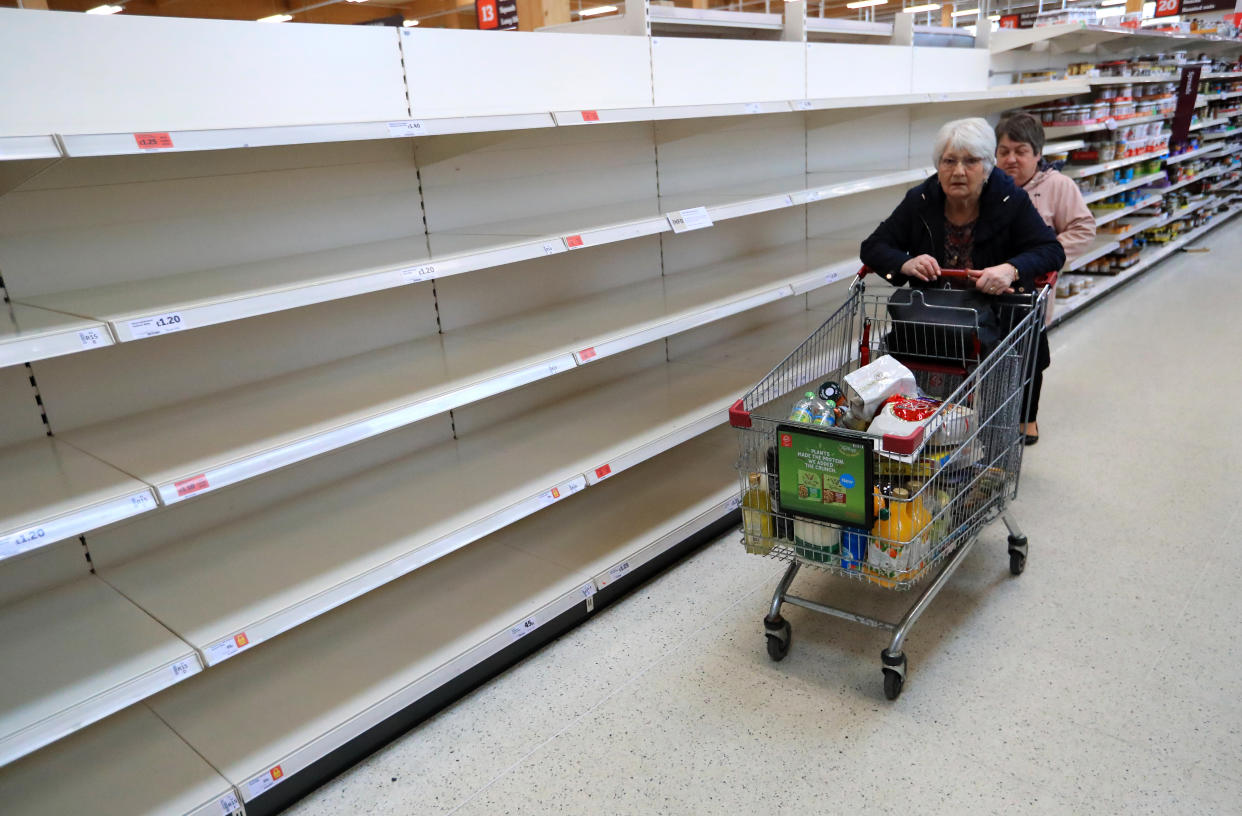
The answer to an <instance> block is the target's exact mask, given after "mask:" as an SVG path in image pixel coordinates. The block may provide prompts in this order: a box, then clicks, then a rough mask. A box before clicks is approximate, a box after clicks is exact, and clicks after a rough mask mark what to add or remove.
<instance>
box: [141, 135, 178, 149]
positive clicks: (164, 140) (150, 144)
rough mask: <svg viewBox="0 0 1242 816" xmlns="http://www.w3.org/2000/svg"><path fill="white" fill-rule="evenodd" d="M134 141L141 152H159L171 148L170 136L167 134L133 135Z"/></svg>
mask: <svg viewBox="0 0 1242 816" xmlns="http://www.w3.org/2000/svg"><path fill="white" fill-rule="evenodd" d="M134 141H135V142H137V143H138V147H139V149H141V150H159V149H160V148H164V147H172V146H173V140H172V136H169V135H168V134H167V133H135V134H134Z"/></svg>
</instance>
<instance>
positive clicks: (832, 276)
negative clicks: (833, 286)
mask: <svg viewBox="0 0 1242 816" xmlns="http://www.w3.org/2000/svg"><path fill="white" fill-rule="evenodd" d="M839 280H841V273H840V272H829V273H828V274H827V275H824V283H836V282H837V281H839Z"/></svg>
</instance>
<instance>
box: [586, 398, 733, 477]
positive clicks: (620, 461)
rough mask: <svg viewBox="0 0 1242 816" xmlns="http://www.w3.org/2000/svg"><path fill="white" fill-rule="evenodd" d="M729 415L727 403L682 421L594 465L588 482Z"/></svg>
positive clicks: (701, 431)
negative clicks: (670, 429) (648, 440)
mask: <svg viewBox="0 0 1242 816" xmlns="http://www.w3.org/2000/svg"><path fill="white" fill-rule="evenodd" d="M743 393H744V392H738V394H737V395H736V396H735V397H733V398H731V399H730V401H729V402H728V405H732V404H733V402H734V401H736V398H737V397H738V396H741V395H742V394H743ZM728 419H729V412H728V407H727V405H722V406H721V407H720V408H718V409H716V410H713V411H711V412H710V413H708V414H707V415H706V416H703V417H700V418H699V419H696V420H692V421H691V422H690V423H688V424H686V425H683V426H682V427H680V428H675V429H673V430H672V431H670V432H669V433H666V434H665V435H664V436H662V437H660V438H659V439H656V440H653V441H651V442H648V443H647V444H645V445H641V446H639V447H637V448H634V449H632V450H629V451H626V452H624V453H621V454H618V455H617V456H614V457H612V458H611V459H609V460H608V461H607V462H604V463H603V464H601V465H599V466H597V467H595V468H594V469H592V470H588V471H587V472H586V480H587V485H589V486H592V487H593V486H595V485H597V484H599V483H600V482H602V481H604V480H605V479H609V478H611V477H613V476H616V475H617V474H618V473H620V472H622V471H624V470H628V469H629V468H632V467H634V466H635V465H638V464H640V463H642V462H645V461H647V460H648V459H650V458H652V457H654V456H658V455H659V454H661V453H664V452H665V451H667V450H672V449H673V448H675V447H677V446H678V445H680V444H681V443H683V442H686V441H688V440H690V439H693V438H694V437H696V436H699V435H701V434H705V433H707V432H708V431H710V430H711V429H712V428H715V427H716V426H718V425H721V424H723V423H725V422H727V421H728Z"/></svg>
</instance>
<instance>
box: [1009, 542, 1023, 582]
mask: <svg viewBox="0 0 1242 816" xmlns="http://www.w3.org/2000/svg"><path fill="white" fill-rule="evenodd" d="M1026 549H1027V541H1026V536H1013V535H1011V536H1009V571H1010V572H1011V573H1013V574H1014V575H1021V574H1022V571H1023V570H1025V569H1026Z"/></svg>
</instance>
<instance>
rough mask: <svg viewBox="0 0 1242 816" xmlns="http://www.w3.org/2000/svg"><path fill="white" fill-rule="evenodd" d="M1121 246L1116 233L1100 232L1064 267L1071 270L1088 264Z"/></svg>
mask: <svg viewBox="0 0 1242 816" xmlns="http://www.w3.org/2000/svg"><path fill="white" fill-rule="evenodd" d="M1120 246H1121V241H1120V238H1119V237H1118V236H1117V235H1113V234H1108V233H1100V234H1099V235H1097V236H1096V238H1095V241H1093V242H1092V244H1091V246H1089V247H1087V248H1086V249H1085V250H1083V253H1082V254H1081V255H1079V256H1077V257H1076V258H1074V260H1072V261H1070V262H1069V263H1067V264H1066V266H1065V268H1066V269H1067V270H1069V271H1071V272H1073V271H1074V270H1076V269H1081V268H1082V267H1084V266H1086V265H1087V264H1089V263H1090V262H1091V261H1094V260H1097V259H1099V258H1103V257H1104V256H1105V255H1107V254H1109V253H1110V252H1112V251H1113V250H1115V249H1117V248H1118V247H1120Z"/></svg>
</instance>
